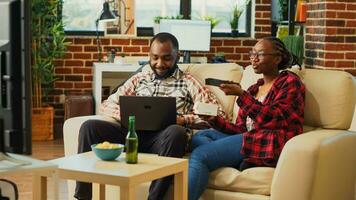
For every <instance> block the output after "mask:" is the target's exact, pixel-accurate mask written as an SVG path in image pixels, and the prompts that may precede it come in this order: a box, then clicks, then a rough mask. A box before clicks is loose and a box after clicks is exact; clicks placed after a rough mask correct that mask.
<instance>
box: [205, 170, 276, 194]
mask: <svg viewBox="0 0 356 200" xmlns="http://www.w3.org/2000/svg"><path fill="white" fill-rule="evenodd" d="M274 170H275V169H274V168H270V167H255V168H249V169H246V170H244V171H242V172H241V171H239V170H237V169H235V168H231V167H223V168H219V169H217V170H215V171H213V172H211V173H210V175H209V183H208V188H212V189H219V190H228V191H235V192H245V193H250V194H261V195H270V193H271V183H272V178H273V174H274Z"/></svg>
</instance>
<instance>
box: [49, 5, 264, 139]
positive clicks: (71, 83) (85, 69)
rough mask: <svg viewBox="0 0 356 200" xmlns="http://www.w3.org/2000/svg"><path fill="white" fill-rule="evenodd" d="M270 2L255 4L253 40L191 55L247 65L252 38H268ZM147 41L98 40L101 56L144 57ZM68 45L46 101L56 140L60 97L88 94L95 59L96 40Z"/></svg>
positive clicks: (219, 43)
mask: <svg viewBox="0 0 356 200" xmlns="http://www.w3.org/2000/svg"><path fill="white" fill-rule="evenodd" d="M270 10H271V9H270V0H256V8H255V13H254V14H255V29H254V31H255V37H254V38H213V39H212V41H211V49H210V52H193V53H192V55H193V56H194V55H196V56H207V57H208V59H211V57H213V56H214V55H215V53H217V52H224V53H225V57H226V59H228V60H229V61H231V62H236V63H238V64H240V65H242V66H247V65H248V63H249V58H248V55H247V53H248V51H249V50H250V49H251V47H252V46H253V45H254V44H255V43H256V39H255V38H257V39H258V38H261V37H265V36H269V35H270V32H271V26H270V17H271V12H270ZM150 38H151V37H134V36H122V37H118V38H109V37H105V38H101V43H102V47H103V49H104V52H106V51H107V50H109V49H111V48H116V49H117V50H118V51H119V52H124V53H125V55H126V56H147V55H148V51H149V39H150ZM67 40H68V41H70V42H72V44H71V45H70V46H69V47H68V52H67V53H66V55H65V57H64V58H63V59H60V60H57V61H56V63H55V73H56V76H57V78H58V80H57V81H56V82H55V85H54V88H55V90H54V91H53V92H52V93H51V94H50V96H49V101H50V104H52V105H53V106H54V107H55V129H56V130H55V132H56V137H58V136H59V137H60V134H61V127H62V124H63V116H64V106H63V105H64V104H63V99H64V98H63V97H64V96H65V95H68V94H73V93H75V94H91V92H92V79H93V77H92V66H93V62H95V61H96V60H97V59H98V53H97V46H96V39H95V37H94V36H92V37H83V36H76V37H68V39H67Z"/></svg>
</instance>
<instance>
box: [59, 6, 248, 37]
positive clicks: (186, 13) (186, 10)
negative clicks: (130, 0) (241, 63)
mask: <svg viewBox="0 0 356 200" xmlns="http://www.w3.org/2000/svg"><path fill="white" fill-rule="evenodd" d="M191 10H192V4H191V0H180V14H181V15H183V19H190V14H191ZM251 10H252V2H251V1H250V2H249V3H248V4H247V8H246V10H245V12H246V19H247V20H246V21H245V23H246V32H244V33H240V32H239V33H238V34H237V36H235V37H250V36H251V20H252V18H251V17H252V16H251ZM248 19H250V20H248ZM140 28H142V27H137V30H136V31H137V33H136V34H137V36H153V34H152V35H150V34H148V35H147V34H146V33H143V32H142V31H141V30H140ZM146 31H147V29H146ZM96 32H97V31H88V30H85V31H78V30H75V31H74V30H73V31H72V30H66V31H65V34H66V35H70V36H76V35H83V36H95V35H96ZM152 33H153V27H152ZM98 34H99V36H104V31H98ZM211 37H233V36H231V34H230V33H222V32H212V33H211Z"/></svg>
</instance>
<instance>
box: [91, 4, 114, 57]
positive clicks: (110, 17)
mask: <svg viewBox="0 0 356 200" xmlns="http://www.w3.org/2000/svg"><path fill="white" fill-rule="evenodd" d="M115 20H116V16H115V14H114V13H113V12H112V11H111V10H110V6H109V3H108V2H104V4H103V10H102V11H101V14H100V16H99V18H98V19H97V20H96V21H95V27H96V44H97V46H98V51H99V55H98V61H99V62H101V59H102V50H101V41H100V38H99V31H98V26H99V21H102V22H112V21H115Z"/></svg>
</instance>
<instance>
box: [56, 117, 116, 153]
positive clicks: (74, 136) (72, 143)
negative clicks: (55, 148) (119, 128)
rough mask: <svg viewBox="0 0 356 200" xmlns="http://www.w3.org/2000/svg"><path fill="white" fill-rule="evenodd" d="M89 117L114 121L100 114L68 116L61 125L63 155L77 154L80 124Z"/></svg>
mask: <svg viewBox="0 0 356 200" xmlns="http://www.w3.org/2000/svg"><path fill="white" fill-rule="evenodd" d="M89 119H100V120H106V121H115V120H114V119H111V118H108V117H103V116H100V115H89V116H81V117H73V118H69V119H67V120H66V121H65V122H64V125H63V140H64V155H65V156H70V155H74V154H77V149H78V135H79V129H80V127H81V126H82V124H83V123H84V122H85V121H87V120H89Z"/></svg>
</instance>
